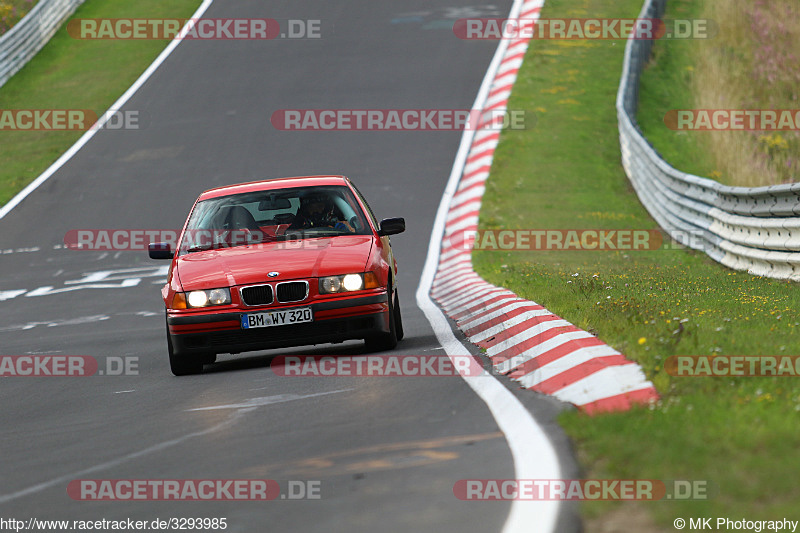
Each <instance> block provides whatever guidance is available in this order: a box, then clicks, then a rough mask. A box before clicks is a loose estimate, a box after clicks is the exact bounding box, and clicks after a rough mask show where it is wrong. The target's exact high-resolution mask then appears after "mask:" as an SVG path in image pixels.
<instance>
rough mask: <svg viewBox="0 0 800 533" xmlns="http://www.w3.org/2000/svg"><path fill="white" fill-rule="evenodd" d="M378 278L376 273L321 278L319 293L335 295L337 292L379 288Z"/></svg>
mask: <svg viewBox="0 0 800 533" xmlns="http://www.w3.org/2000/svg"><path fill="white" fill-rule="evenodd" d="M379 286H380V284H379V283H378V277H377V276H376V275H375V273H374V272H363V273H358V274H345V275H342V276H327V277H324V278H319V293H320V294H334V293H337V292H351V291H360V290H363V289H375V288H377V287H379Z"/></svg>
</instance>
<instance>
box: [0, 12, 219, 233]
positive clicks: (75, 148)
mask: <svg viewBox="0 0 800 533" xmlns="http://www.w3.org/2000/svg"><path fill="white" fill-rule="evenodd" d="M213 2H214V0H203V3H202V4H200V7H198V8H197V11H195V12H194V14H193V15H192V16H191V18H190V19H189V21H188V22H187V23H186V24H185V25H184V26H183V28H182V29H181V31H180V33H179V34H178V35H177V36H176V37H175V38H174V39H172V41H171V42H170V43H169V44H168V45H167V47H166V48H164V50H162V52H161V54H159V56H158V57H157V58H156V60H155V61H153V63H152V64H151V65H150V66H149V67H147V70H145V71H144V72H143V73H142V75H141V76H139V79H137V80H136V81H135V82H134V83H133V85H131V86H130V87H129V88H128V90H127V91H125V94H123V95H122V96H120V97H119V99H118V100H117V101H116V102H114V103H113V104H111V107H109V110H112V111H111V112H109V111H106V112H105V113H103V116H102V117H100V119H99V120H98V121H97V128H93V129H91V130H89V131H87V132H86V133H84V134H83V136H82V137H81V138H80V139H78V141H77V142H76V143H75V144H73V145H72V146H71V147H70V148H69V150H67V151H66V152H64V154H63V155H62V156H61V157H59V158H58V159H57V160H56V162H55V163H53V164H52V165H50V167H49V168H48V169H47V170H45V171H44V172H43V173H42V174H41V175H40V176H39V177H38V178H36V179H35V180H33V181H32V182H31V183H30V184H28V186H27V187H25V188H24V189H22V190H21V191H20V192H19V193H18V194H17V195H16V196H14V198H12V199H11V200H9V201H8V203H7V204H6V205H4V206H3V207H2V208H0V219H2V218H3V217H5V216H6V215H7V214H8V213H10V212H11V210H12V209H14V208H15V207H16V206H17V205H19V203H20V202H22V200H24V199H25V198H27V197H28V195H29V194H31V193H32V192H33V191H35V190H36V189H37V188H39V186H40V185H42V184H43V183H44V182H46V181H47V180H48V179H49V178H50V177H51V176H52V175H53V174H55V173H56V172H57V171H58V170H59V169H60V168H61V167H62V166H64V164H65V163H67V162H68V161H69V160H70V159H72V158H73V157H74V156H75V154H77V153H78V152H79V151H80V149H81V148H83V147H84V146H85V145H86V143H88V142H89V141H90V140H91V139H92V137H94V136H95V134H96V133H97V132H98V131H100V130H102V129H103V126H105V124H106V122H108V120H109V118H111V117H113V116H115V111H116V110H119V109H121V108H122V107H123V106H124V105H125V104H126V103H127V101H128V100H130V98H131V97H132V96H133V95H134V94H136V91H138V90H139V88H140V87H141V86H142V85H144V83H145V82H146V81H147V80H148V79H150V76H152V75H153V73H154V72H155V71H156V70H157V69H158V67H160V66H161V64H162V63H163V62H164V61H165V60H166V59H167V57H169V55H170V54H171V53H172V52H173V51H174V50H175V48H177V47H178V45H179V44H180V43H181V41H183V38H184V37H185V36H186V33H187V32H188V31H189V29H190V27H193V26H194V24H195V23H196V21H197V19H199V18H200V17H202V16H203V13H205V12H206V10H207V9H208V8H209V7H210V6H211V4H212V3H213Z"/></svg>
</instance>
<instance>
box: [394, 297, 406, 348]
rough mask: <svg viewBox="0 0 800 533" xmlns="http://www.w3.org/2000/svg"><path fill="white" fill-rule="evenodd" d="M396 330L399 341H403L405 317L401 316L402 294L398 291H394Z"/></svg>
mask: <svg viewBox="0 0 800 533" xmlns="http://www.w3.org/2000/svg"><path fill="white" fill-rule="evenodd" d="M394 330H395V331H396V332H397V340H398V341H401V340H403V335H404V333H403V317H402V316H401V314H400V294H399V293H398V292H397V289H395V291H394Z"/></svg>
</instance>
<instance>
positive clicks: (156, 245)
mask: <svg viewBox="0 0 800 533" xmlns="http://www.w3.org/2000/svg"><path fill="white" fill-rule="evenodd" d="M147 253H148V254H150V259H172V258H173V257H175V252H173V251H172V248H171V247H170V245H169V243H168V242H151V243H150V244H148V245H147Z"/></svg>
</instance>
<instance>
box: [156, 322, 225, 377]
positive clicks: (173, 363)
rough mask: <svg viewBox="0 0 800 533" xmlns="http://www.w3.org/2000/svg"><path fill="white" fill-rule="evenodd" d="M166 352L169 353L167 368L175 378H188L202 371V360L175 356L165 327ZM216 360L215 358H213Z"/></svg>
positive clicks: (170, 338) (170, 337)
mask: <svg viewBox="0 0 800 533" xmlns="http://www.w3.org/2000/svg"><path fill="white" fill-rule="evenodd" d="M167 351H168V352H169V368H170V370H172V373H173V374H174V375H176V376H190V375H192V374H199V373H201V372H202V371H203V360H202V358H191V359H190V358H188V357H186V356H181V355H178V354H176V353H175V352H174V351H173V349H172V336H171V335H170V334H169V326H167ZM215 358H216V356H215Z"/></svg>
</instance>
